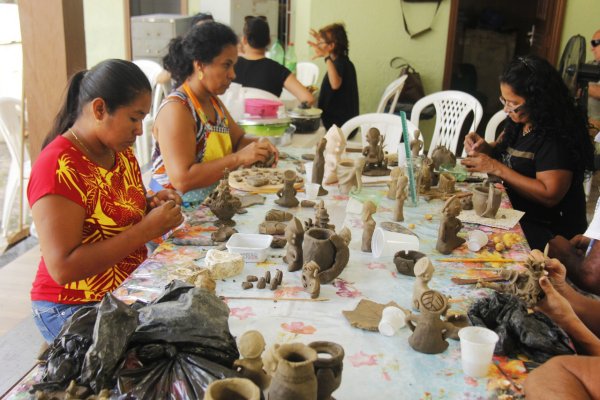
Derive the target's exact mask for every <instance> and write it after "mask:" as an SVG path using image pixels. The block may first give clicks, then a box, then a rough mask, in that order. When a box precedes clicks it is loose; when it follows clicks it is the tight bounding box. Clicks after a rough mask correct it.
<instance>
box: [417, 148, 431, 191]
mask: <svg viewBox="0 0 600 400" xmlns="http://www.w3.org/2000/svg"><path fill="white" fill-rule="evenodd" d="M432 182H433V161H432V160H431V158H427V157H424V158H423V161H422V164H421V174H420V176H419V189H420V191H421V192H422V193H423V192H428V191H429V190H430V189H431V185H432Z"/></svg>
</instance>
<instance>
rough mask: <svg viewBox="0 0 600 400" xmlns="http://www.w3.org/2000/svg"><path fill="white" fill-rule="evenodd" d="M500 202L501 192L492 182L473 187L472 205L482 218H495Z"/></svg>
mask: <svg viewBox="0 0 600 400" xmlns="http://www.w3.org/2000/svg"><path fill="white" fill-rule="evenodd" d="M501 202H502V192H501V191H500V189H496V187H495V186H494V185H492V184H488V185H480V186H475V187H474V188H473V207H474V208H475V213H477V215H479V216H480V217H484V218H496V213H498V209H499V208H500V203H501Z"/></svg>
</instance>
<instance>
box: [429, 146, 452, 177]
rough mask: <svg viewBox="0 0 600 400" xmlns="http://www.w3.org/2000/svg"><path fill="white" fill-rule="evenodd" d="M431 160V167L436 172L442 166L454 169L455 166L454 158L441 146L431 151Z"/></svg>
mask: <svg viewBox="0 0 600 400" xmlns="http://www.w3.org/2000/svg"><path fill="white" fill-rule="evenodd" d="M431 159H432V160H433V167H434V169H435V170H436V171H438V170H439V169H440V166H442V165H444V166H448V167H454V166H455V165H456V156H455V155H454V154H453V153H452V152H451V151H450V150H448V149H447V148H446V147H444V146H442V145H439V146H438V147H436V148H435V149H434V150H433V152H432V153H431Z"/></svg>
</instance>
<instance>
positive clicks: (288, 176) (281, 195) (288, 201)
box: [275, 170, 300, 207]
mask: <svg viewBox="0 0 600 400" xmlns="http://www.w3.org/2000/svg"><path fill="white" fill-rule="evenodd" d="M294 183H296V173H295V172H294V171H292V170H287V171H285V173H284V178H283V188H282V189H279V190H278V191H277V197H278V198H277V199H275V203H277V204H279V205H280V206H282V207H296V206H297V205H298V204H299V203H300V202H299V201H298V199H297V198H296V193H297V192H296V189H295V188H294Z"/></svg>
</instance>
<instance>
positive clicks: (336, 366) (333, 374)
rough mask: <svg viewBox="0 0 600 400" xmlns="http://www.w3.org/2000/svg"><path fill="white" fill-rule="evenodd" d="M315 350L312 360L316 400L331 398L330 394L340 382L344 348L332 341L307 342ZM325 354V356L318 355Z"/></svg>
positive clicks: (328, 399)
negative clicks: (314, 359) (315, 356)
mask: <svg viewBox="0 0 600 400" xmlns="http://www.w3.org/2000/svg"><path fill="white" fill-rule="evenodd" d="M309 346H310V347H312V348H313V349H314V350H315V351H316V352H317V360H316V361H315V362H314V366H315V374H316V375H317V400H330V399H333V397H331V394H332V393H333V392H334V391H335V390H336V389H337V388H339V387H340V384H341V383H342V370H343V368H344V348H343V347H342V346H340V345H339V344H337V343H333V342H312V343H310V344H309ZM319 355H327V357H319Z"/></svg>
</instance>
